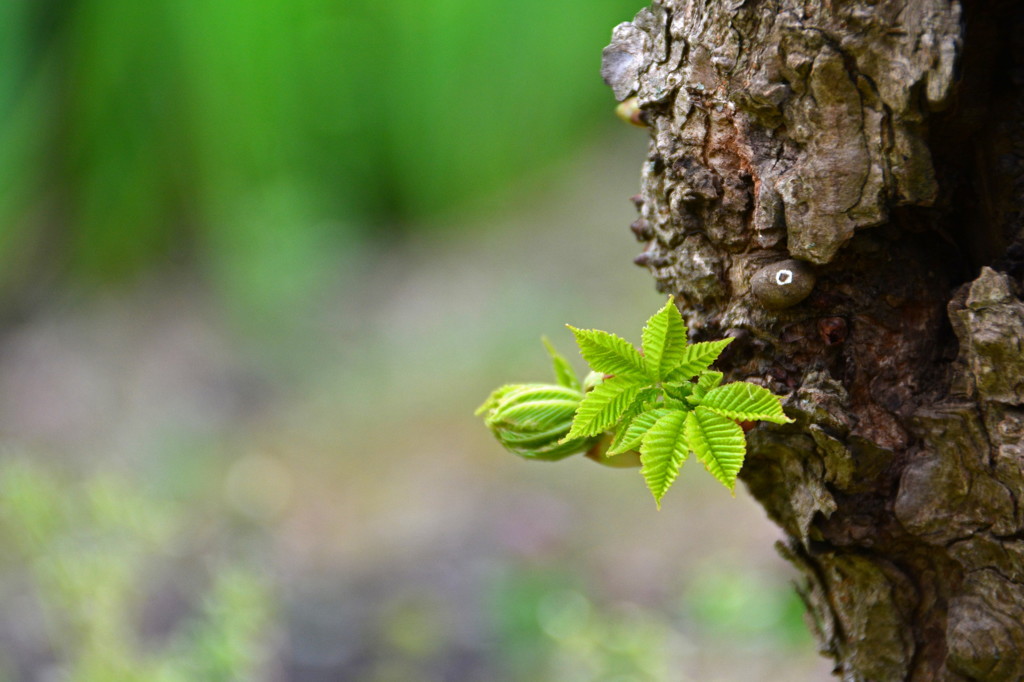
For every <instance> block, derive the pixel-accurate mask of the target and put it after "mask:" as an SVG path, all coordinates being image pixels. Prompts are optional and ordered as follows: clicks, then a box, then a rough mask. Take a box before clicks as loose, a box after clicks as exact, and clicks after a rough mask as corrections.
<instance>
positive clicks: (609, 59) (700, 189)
mask: <svg viewBox="0 0 1024 682" xmlns="http://www.w3.org/2000/svg"><path fill="white" fill-rule="evenodd" d="M602 72H603V75H604V77H605V80H606V81H607V82H608V83H609V85H611V87H612V88H613V90H614V92H615V95H616V97H617V98H618V99H620V100H624V99H626V98H628V97H632V96H635V97H636V98H637V99H636V102H637V105H638V106H639V107H640V117H641V119H643V120H644V121H645V122H646V123H647V125H648V126H649V128H650V133H651V146H650V153H649V156H648V159H647V161H646V163H645V164H644V166H643V170H642V176H641V193H640V195H639V196H638V197H635V198H634V200H635V201H636V203H637V205H638V208H639V212H640V218H639V219H638V220H637V222H635V223H634V224H633V226H632V229H633V231H634V233H635V234H636V235H637V236H638V237H639V238H640V239H641V240H642V241H646V242H647V247H646V249H645V250H644V252H643V253H642V254H641V255H640V256H639V257H638V258H637V262H638V263H639V264H641V265H644V266H646V267H648V268H649V269H650V270H651V272H652V273H653V275H654V277H655V278H656V280H657V284H658V288H659V289H660V290H661V291H664V292H670V293H673V294H675V295H676V296H677V300H678V301H679V304H680V307H681V308H682V310H683V314H684V316H686V318H687V321H688V323H689V325H690V328H691V330H692V331H693V334H694V335H695V336H696V337H697V339H698V340H710V339H714V338H720V337H722V336H733V337H736V339H737V340H736V341H735V342H734V343H733V344H732V345H731V346H730V347H729V349H728V354H727V355H726V356H723V359H722V361H721V362H720V363H719V367H720V368H721V369H723V370H724V371H726V372H727V373H728V374H729V375H730V378H732V379H747V380H754V381H759V382H762V383H763V384H764V385H765V386H767V387H768V388H770V389H772V390H773V391H775V392H776V393H779V394H786V395H787V396H788V397H787V399H786V401H785V405H786V408H787V412H788V414H790V416H793V417H795V418H796V419H797V422H796V423H795V424H793V425H791V426H781V427H780V426H774V425H760V426H758V427H757V428H755V429H754V430H752V431H751V432H750V433H749V434H748V439H749V445H750V454H749V455H748V458H747V462H746V465H745V467H744V470H743V473H742V478H743V479H744V480H745V482H746V484H747V486H748V487H749V489H750V491H751V493H752V494H753V495H754V496H755V497H756V498H757V500H758V501H759V502H760V503H761V504H762V505H763V506H764V508H765V509H766V511H767V513H768V515H769V516H770V517H771V518H772V519H773V520H774V521H775V522H776V523H778V524H779V525H780V526H781V527H782V528H783V529H784V530H785V532H786V534H787V535H788V542H787V543H785V544H784V546H781V551H782V553H783V554H784V555H785V556H786V558H787V559H789V560H790V561H792V562H793V563H794V564H795V565H796V566H797V567H798V568H799V569H800V571H801V573H802V575H803V578H802V580H801V582H802V585H801V586H800V589H801V593H802V595H803V596H804V598H805V601H806V603H807V607H808V612H809V616H810V620H811V622H812V623H813V627H814V630H815V631H816V634H817V636H818V638H819V640H820V642H821V646H822V650H823V652H824V653H826V654H827V655H829V656H831V657H833V658H834V659H835V661H836V673H837V674H838V675H840V676H841V677H842V678H843V679H846V680H999V681H1007V680H1021V679H1024V504H1022V503H1024V302H1022V300H1021V296H1022V288H1024V287H1022V284H1024V229H1022V225H1024V218H1022V216H1024V123H1022V121H1024V3H1021V2H1019V1H1018V0H1007V1H1005V2H997V1H995V0H992V1H989V2H985V1H983V0H972V1H971V2H965V3H964V4H963V5H961V4H960V3H957V2H950V1H949V0H823V1H822V2H806V1H805V0H663V1H662V2H660V3H657V2H656V3H655V4H654V5H653V6H652V7H650V8H649V9H644V10H642V11H641V12H640V13H639V14H638V15H637V16H636V18H635V19H634V20H633V21H632V22H631V23H625V24H621V25H619V26H618V27H616V29H615V31H614V33H613V39H612V44H611V45H609V46H608V48H606V49H605V52H604V64H603V68H602ZM791 259H796V260H791ZM812 285H813V288H812ZM807 290H810V294H809V295H806V291H807ZM804 296H806V297H804Z"/></svg>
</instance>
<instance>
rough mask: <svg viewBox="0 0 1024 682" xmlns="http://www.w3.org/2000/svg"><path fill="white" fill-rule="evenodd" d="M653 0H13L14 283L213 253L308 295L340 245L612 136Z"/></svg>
mask: <svg viewBox="0 0 1024 682" xmlns="http://www.w3.org/2000/svg"><path fill="white" fill-rule="evenodd" d="M640 5H642V3H638V2H637V1H636V0H524V1H523V2H518V3H504V2H480V0H445V1H442V2H421V1H420V0H395V1H394V2H389V3H355V2H350V1H348V0H221V1H219V2H199V1H197V0H152V1H150V2H138V1H137V0H69V1H64V0H7V1H6V2H4V3H0V66H2V68H0V177H2V178H4V182H3V184H2V185H0V226H2V227H0V273H2V275H0V288H3V287H7V288H10V287H11V286H18V285H23V284H24V282H25V281H26V280H31V279H33V278H35V279H38V278H39V277H45V278H50V279H51V280H52V279H53V278H54V277H56V278H57V280H58V281H63V278H64V277H65V276H67V275H70V276H71V277H72V278H73V280H72V281H75V282H78V283H95V282H105V281H110V280H118V279H122V278H124V277H126V276H130V275H132V274H135V273H138V272H140V271H142V270H144V269H146V268H152V267H154V266H156V267H157V268H160V267H162V266H166V265H167V264H169V263H176V262H179V261H182V260H185V261H189V260H190V259H194V258H199V259H200V260H201V261H202V263H203V264H204V267H205V268H206V272H208V273H209V274H210V275H211V276H212V277H213V278H214V279H217V280H219V281H220V282H221V284H222V285H223V286H226V287H227V288H228V290H229V291H230V292H232V293H237V294H239V295H245V296H248V297H249V298H250V299H252V300H259V299H260V297H261V296H278V297H280V298H282V299H283V300H288V299H294V297H295V295H297V294H301V293H303V292H308V291H310V290H311V287H310V286H309V285H310V284H311V282H310V279H311V278H313V277H315V276H316V273H318V272H322V271H323V270H324V269H326V266H328V265H329V260H328V258H329V256H330V254H331V252H332V251H331V249H332V248H333V247H341V248H344V247H346V246H347V245H350V244H351V243H353V242H354V241H357V240H359V239H361V238H364V237H367V236H372V235H374V234H375V233H378V232H379V230H377V229H376V228H377V227H379V226H382V225H388V226H393V225H395V224H401V223H404V222H406V221H410V220H412V219H416V220H419V221H420V223H419V224H421V225H422V224H424V223H423V222H422V221H423V219H425V218H439V217H440V216H444V215H446V214H450V213H451V212H452V211H454V210H459V209H465V208H467V207H472V206H474V205H477V206H479V205H480V204H481V202H482V201H488V200H487V199H486V198H485V197H492V198H493V197H494V196H496V194H495V193H496V192H497V191H498V190H499V189H500V188H502V187H505V186H507V185H508V184H509V182H510V181H511V180H513V179H515V178H517V177H522V176H524V175H528V174H533V173H534V171H536V170H537V169H540V168H543V167H544V166H545V165H546V164H550V163H551V162H552V161H553V160H555V159H557V158H559V157H564V156H565V155H566V154H567V153H568V152H569V150H571V148H572V146H573V145H576V144H579V143H580V142H581V141H582V140H583V139H585V137H586V136H588V135H591V134H592V133H593V132H594V130H595V126H596V125H597V124H598V123H599V121H600V120H601V119H602V118H606V119H607V118H608V114H609V111H610V106H611V103H612V101H611V98H610V96H609V93H608V92H607V89H606V88H605V87H604V85H603V84H602V83H601V82H600V78H599V77H598V64H599V59H600V50H601V48H602V47H603V45H604V44H605V43H606V42H607V40H608V37H609V35H610V31H611V28H612V26H614V25H615V24H616V23H618V22H620V21H624V20H627V19H629V18H630V17H631V16H632V15H633V13H635V11H636V10H637V9H638V8H639V6H640ZM437 222H438V221H435V224H436V223H437ZM317 265H321V266H324V267H323V268H317V267H316V266H317ZM268 282H269V283H270V284H268Z"/></svg>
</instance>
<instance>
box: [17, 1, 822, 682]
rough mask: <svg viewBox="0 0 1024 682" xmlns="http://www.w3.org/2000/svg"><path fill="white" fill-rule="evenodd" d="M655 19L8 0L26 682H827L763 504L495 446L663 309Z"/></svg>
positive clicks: (279, 4)
mask: <svg viewBox="0 0 1024 682" xmlns="http://www.w3.org/2000/svg"><path fill="white" fill-rule="evenodd" d="M640 7H641V6H640V5H639V4H637V3H634V2H625V1H624V0H586V1H584V0H523V1H522V2H518V3H499V2H492V1H484V0H446V1H436V2H417V1H414V0H395V1H393V2H390V3H362V4H356V3H353V2H345V1H343V0H287V1H286V0H248V1H246V2H242V1H241V0H216V1H210V0H207V1H204V2H198V1H196V0H150V1H149V2H138V0H6V1H5V2H4V3H2V4H0V542H2V545H3V547H4V548H5V551H4V552H3V555H2V558H0V603H3V604H4V609H2V610H0V682H6V681H8V680H9V681H12V682H21V681H23V680H24V681H35V680H48V681H49V680H59V681H63V680H69V681H75V682H120V681H122V680H124V681H143V680H145V681H146V682H150V681H156V682H161V681H164V680H166V681H168V682H171V681H178V680H204V681H205V680H211V681H218V680H224V681H229V680H246V681H248V680H257V681H260V680H266V681H267V682H278V681H280V682H285V681H287V682H292V681H295V682H321V681H323V682H328V681H331V682H333V681H338V680H374V681H375V680H380V681H387V680H396V681H400V680H417V681H424V680H425V681H430V680H439V681H440V680H445V681H447V680H539V681H542V682H543V681H547V680H550V681H562V680H568V681H572V680H581V681H583V680H586V681H589V680H602V681H604V680H609V681H611V680H615V681H618V682H624V681H626V680H654V681H662V680H664V681H668V680H701V681H707V680H744V681H747V680H786V681H799V680H815V679H823V678H824V677H825V676H826V675H827V665H826V664H825V662H824V661H823V660H822V659H819V658H817V657H816V655H815V653H814V650H813V649H814V647H813V645H812V643H811V641H810V638H809V636H808V635H807V633H806V631H805V628H804V625H803V623H802V620H801V607H800V604H799V601H798V599H797V597H796V596H795V594H794V593H793V591H792V589H791V585H790V583H791V581H792V580H793V579H794V575H793V573H792V571H791V570H790V569H789V568H788V567H787V566H786V565H785V564H784V563H783V562H782V561H781V559H779V558H778V557H777V556H775V554H774V552H773V550H772V544H773V542H774V541H775V540H776V539H777V538H778V533H777V531H776V530H775V529H774V527H772V526H771V525H770V524H769V523H768V522H767V521H766V520H765V519H764V518H763V514H762V513H761V511H760V510H759V509H758V508H757V506H756V505H755V504H754V503H753V502H752V501H751V500H750V499H749V498H748V496H747V495H746V494H745V492H742V491H741V492H740V493H738V496H737V499H735V500H734V499H731V498H730V497H729V496H728V495H727V494H726V493H725V492H724V491H723V490H722V489H721V487H720V486H718V484H717V483H715V482H714V481H713V480H712V479H711V478H710V477H709V476H706V475H703V474H702V473H701V472H699V471H697V470H696V468H693V469H689V468H688V469H684V471H683V474H682V476H681V480H680V482H679V483H677V485H676V487H675V489H674V490H673V491H672V493H671V494H670V495H669V496H668V497H667V498H666V500H665V505H664V507H665V509H664V511H662V512H656V511H655V508H654V504H653V502H652V500H651V499H650V497H649V495H648V494H647V492H646V490H645V489H644V487H643V483H642V480H641V479H640V477H639V476H637V475H636V474H635V472H633V471H619V470H607V469H603V468H602V467H598V466H596V465H594V464H593V463H591V462H588V461H583V460H582V459H579V458H576V459H572V460H569V461H565V462H562V463H558V464H552V465H545V464H536V463H526V462H522V461H519V460H516V459H515V458H514V457H513V456H511V455H508V454H507V453H504V452H502V451H501V450H500V448H499V447H498V445H497V444H496V443H495V442H494V441H493V440H491V438H490V436H489V434H488V433H487V431H486V429H484V427H483V426H482V424H481V423H480V422H479V420H478V419H475V418H473V417H472V410H473V408H475V407H476V405H477V404H479V402H480V401H481V400H482V399H483V398H484V397H485V396H486V395H487V393H488V392H489V391H490V389H491V388H493V387H494V386H495V385H497V384H499V383H503V382H508V381H527V380H547V375H548V371H549V370H548V367H547V360H546V356H545V353H544V351H543V349H542V347H541V345H540V343H539V337H540V336H541V335H542V334H546V335H547V336H549V337H551V338H552V339H553V340H555V342H556V345H558V346H559V347H560V348H561V349H562V351H563V352H564V353H566V354H567V355H568V354H570V353H571V351H572V342H571V335H569V334H568V333H567V332H565V330H564V328H563V327H562V325H563V324H564V323H566V322H571V323H573V324H575V325H581V326H585V327H597V328H604V329H610V330H614V331H617V332H619V333H621V334H623V335H625V336H627V337H630V338H632V337H635V336H637V335H638V330H639V328H640V326H641V324H642V322H643V320H644V319H646V317H647V316H648V315H649V314H650V313H651V312H653V311H654V310H655V309H656V308H657V307H658V306H659V305H660V304H661V303H662V301H661V299H660V296H659V295H657V294H656V293H655V292H654V290H653V286H652V284H651V282H650V279H649V277H648V276H647V274H646V273H645V272H643V271H641V270H640V269H638V268H634V267H633V266H631V265H630V259H631V258H632V256H633V255H634V252H635V250H636V248H637V247H636V245H635V243H633V241H632V238H631V236H630V235H629V231H628V230H627V229H626V225H628V224H629V222H631V221H632V220H633V217H634V212H633V209H632V207H631V205H630V203H629V201H628V197H629V195H631V194H633V193H634V192H635V191H636V186H637V177H638V170H639V165H640V163H641V161H642V159H643V156H644V148H645V139H644V138H645V136H644V134H643V133H642V132H640V131H637V130H635V129H627V128H626V127H625V126H622V125H621V124H620V123H618V122H617V121H616V120H615V118H614V116H613V115H612V113H611V112H612V109H613V107H614V101H613V99H612V97H611V95H610V93H609V92H608V91H607V89H606V87H605V86H604V85H603V84H602V83H601V82H600V79H599V77H598V66H599V60H600V51H601V49H602V47H603V46H604V45H605V44H606V43H607V41H608V39H609V37H610V33H611V29H612V27H613V26H614V25H615V24H617V23H619V22H621V21H625V20H628V19H629V18H631V17H632V15H633V14H635V12H636V11H637V10H638V9H640ZM572 355H575V354H574V353H572ZM577 367H578V368H579V369H582V364H581V363H577ZM691 466H692V465H691Z"/></svg>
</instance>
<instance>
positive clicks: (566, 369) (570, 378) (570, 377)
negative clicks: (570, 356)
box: [540, 336, 583, 391]
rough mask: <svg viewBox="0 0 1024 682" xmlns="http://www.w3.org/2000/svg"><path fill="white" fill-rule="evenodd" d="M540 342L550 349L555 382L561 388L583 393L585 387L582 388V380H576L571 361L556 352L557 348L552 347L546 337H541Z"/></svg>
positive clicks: (549, 353)
mask: <svg viewBox="0 0 1024 682" xmlns="http://www.w3.org/2000/svg"><path fill="white" fill-rule="evenodd" d="M540 340H541V341H542V342H543V343H544V347H545V348H547V349H548V355H550V356H551V364H552V365H553V367H554V370H555V381H557V382H558V384H559V385H560V386H565V387H566V388H572V389H575V390H577V391H582V390H583V387H582V386H580V380H579V379H578V378H576V372H574V371H573V369H572V365H570V364H569V361H568V360H566V359H565V358H564V357H562V356H561V354H559V352H558V351H556V350H555V347H554V346H552V345H551V342H550V341H548V338H547V337H546V336H542V337H540Z"/></svg>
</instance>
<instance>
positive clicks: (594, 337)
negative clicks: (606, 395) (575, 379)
mask: <svg viewBox="0 0 1024 682" xmlns="http://www.w3.org/2000/svg"><path fill="white" fill-rule="evenodd" d="M566 326H569V325H566ZM569 329H571V330H572V333H573V334H575V335H576V343H578V344H579V346H580V355H582V356H583V359H584V360H586V361H587V364H588V365H590V367H591V368H592V369H594V370H596V371H598V372H604V373H605V374H614V375H615V376H622V377H627V376H630V377H634V378H636V379H641V378H646V377H647V369H646V367H645V366H644V359H643V357H642V356H641V355H640V353H639V352H638V351H637V349H636V348H633V346H631V345H630V343H629V342H628V341H626V340H625V339H623V338H622V337H620V336H616V335H615V334H609V333H608V332H603V331H601V330H600V329H576V328H575V327H572V326H569Z"/></svg>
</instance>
